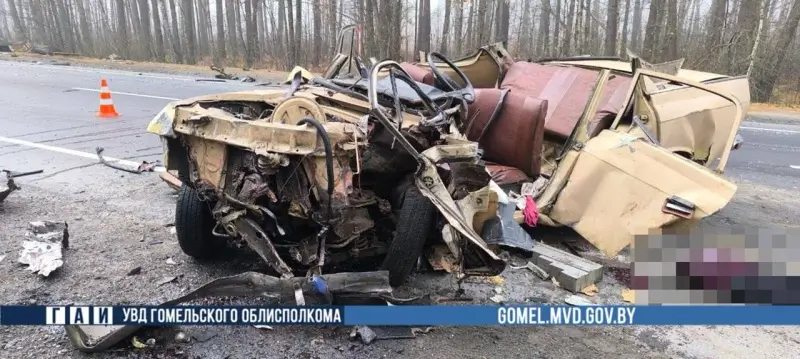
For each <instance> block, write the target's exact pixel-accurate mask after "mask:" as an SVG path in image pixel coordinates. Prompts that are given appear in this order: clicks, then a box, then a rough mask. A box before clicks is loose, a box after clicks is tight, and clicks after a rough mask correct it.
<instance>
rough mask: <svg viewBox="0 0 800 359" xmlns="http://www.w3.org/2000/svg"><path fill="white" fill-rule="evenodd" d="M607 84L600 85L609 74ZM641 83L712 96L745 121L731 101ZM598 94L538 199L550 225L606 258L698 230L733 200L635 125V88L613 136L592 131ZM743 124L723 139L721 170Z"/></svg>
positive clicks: (718, 181) (708, 175) (711, 176)
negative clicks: (671, 231) (685, 229)
mask: <svg viewBox="0 0 800 359" xmlns="http://www.w3.org/2000/svg"><path fill="white" fill-rule="evenodd" d="M602 76H604V77H601V81H600V84H601V85H602V84H603V83H604V82H605V81H606V80H607V79H608V71H605V74H603V75H602ZM642 76H648V77H653V78H658V79H662V80H668V81H671V82H677V83H682V84H684V85H686V86H690V87H692V88H696V89H699V90H702V91H704V92H708V93H712V94H715V95H716V96H718V97H720V98H722V99H725V100H727V101H729V102H730V103H732V105H733V107H734V108H735V109H736V111H735V114H734V116H736V118H737V119H740V118H741V110H742V106H741V103H740V102H739V100H738V99H737V98H736V97H735V96H733V95H731V94H729V93H726V92H723V91H720V90H716V89H714V88H712V87H710V86H707V85H704V84H701V83H695V82H688V81H682V80H681V79H679V78H677V77H675V76H671V75H666V74H662V73H657V72H654V71H651V70H644V69H640V70H637V71H636V72H635V73H634V78H633V79H634V83H641V82H639V81H638V80H640V79H641V77H642ZM601 90H602V86H599V87H598V90H596V91H595V94H593V97H592V100H591V101H590V103H589V105H588V108H587V111H586V112H585V113H586V114H587V115H584V118H582V119H581V123H579V125H578V126H576V129H575V131H573V134H572V135H571V136H570V140H569V141H568V143H567V144H566V145H565V150H564V152H563V153H562V156H561V161H560V162H559V163H558V167H557V168H556V171H555V172H554V174H553V176H551V178H550V180H549V183H548V185H547V187H546V189H545V191H544V193H543V194H542V195H541V196H540V197H539V198H538V199H537V202H538V203H539V206H540V208H541V210H542V213H543V214H544V215H545V217H546V220H551V221H553V222H555V223H557V224H561V225H565V226H569V227H571V228H573V229H574V230H575V231H577V232H578V233H579V234H580V235H582V236H583V237H584V238H586V239H587V240H588V241H589V242H591V243H593V244H594V245H595V246H596V247H597V248H599V249H600V250H602V251H603V252H604V253H605V254H606V255H609V256H615V255H616V254H617V253H618V252H619V251H620V250H622V249H623V248H625V247H626V246H628V245H630V244H632V242H633V238H634V237H635V236H637V235H646V234H649V233H652V232H654V231H661V230H663V229H665V228H677V227H682V226H693V225H695V224H696V223H697V222H698V221H699V220H700V219H702V218H705V217H707V216H710V215H712V214H714V213H716V212H717V211H719V210H720V209H722V208H723V207H724V206H725V205H726V204H727V203H728V202H729V201H730V200H731V198H732V197H733V195H734V193H735V192H736V185H734V184H733V183H731V182H730V181H728V180H726V179H724V178H723V177H721V176H720V174H719V173H718V172H717V171H712V170H710V169H708V168H705V167H703V166H701V165H699V164H697V163H695V162H693V161H691V160H689V159H686V158H684V157H682V156H679V155H677V154H675V153H673V152H671V151H670V150H668V149H666V148H664V147H662V146H660V145H658V143H657V142H658V141H657V140H656V139H652V138H651V137H652V136H653V135H652V133H650V131H649V129H647V125H645V124H642V123H641V121H639V122H637V121H634V120H632V117H633V116H631V114H632V113H633V111H632V109H633V106H635V105H636V104H635V103H634V101H633V98H634V96H633V95H634V92H635V90H636V89H635V87H632V88H630V89H629V90H628V93H627V100H626V103H625V106H624V107H623V108H624V109H626V110H624V111H620V113H618V114H617V117H616V119H615V120H614V122H613V124H612V125H611V127H610V128H607V129H604V130H602V131H599V132H594V131H592V133H590V132H589V131H587V130H586V128H587V124H588V123H589V121H590V120H591V116H589V115H588V114H593V113H594V111H595V108H596V106H597V102H598V101H597V99H598V98H599V97H600V96H599V94H598V92H600V91H601ZM626 117H627V118H626ZM738 121H739V120H736V121H735V123H734V124H733V125H732V126H731V127H730V128H729V130H728V132H727V133H725V134H723V135H725V136H724V137H727V138H726V144H727V145H726V146H725V147H724V148H725V150H724V151H723V154H722V156H721V157H722V158H721V164H720V168H724V165H725V162H727V157H728V154H729V153H730V147H731V144H732V142H733V139H734V136H735V134H736V130H737V129H738V127H739V123H738ZM637 123H638V124H637ZM594 133H597V134H596V135H594V136H593V137H590V135H593V134H594Z"/></svg>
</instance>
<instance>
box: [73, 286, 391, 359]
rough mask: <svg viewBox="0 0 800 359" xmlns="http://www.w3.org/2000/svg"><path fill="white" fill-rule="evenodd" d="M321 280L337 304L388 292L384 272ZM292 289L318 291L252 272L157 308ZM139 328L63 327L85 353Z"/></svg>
mask: <svg viewBox="0 0 800 359" xmlns="http://www.w3.org/2000/svg"><path fill="white" fill-rule="evenodd" d="M321 278H322V279H323V280H324V281H325V282H326V284H327V287H328V291H329V292H330V293H331V294H332V295H333V298H334V300H335V301H336V302H337V303H339V304H341V303H343V302H346V301H348V300H349V299H351V298H365V297H376V298H377V297H382V296H385V295H388V294H391V292H392V287H391V286H390V285H389V272H388V271H375V272H352V273H336V274H326V275H322V276H321ZM295 287H299V288H300V289H301V290H302V293H303V295H304V296H306V297H305V300H306V301H309V303H310V302H311V301H312V300H313V299H314V298H315V297H317V294H318V291H317V290H316V289H315V287H314V284H313V283H312V282H310V281H309V280H308V279H307V278H306V277H294V278H287V279H281V278H277V277H273V276H268V275H265V274H261V273H256V272H245V273H242V274H239V275H235V276H231V277H224V278H219V279H216V280H213V281H211V282H209V283H207V284H205V285H203V286H201V287H200V288H197V289H195V290H193V291H191V292H189V293H187V294H185V295H183V296H181V297H179V298H176V299H173V300H170V301H166V302H164V303H162V304H161V306H174V305H178V304H181V303H185V302H189V301H193V300H197V299H201V298H208V297H231V296H248V297H269V298H275V299H278V300H279V301H282V302H286V301H291V300H293V298H294V292H295V290H294V288H295ZM140 328H141V326H138V325H127V326H122V325H67V326H65V329H66V331H67V335H68V336H69V340H70V341H71V342H72V345H74V346H75V348H77V349H78V350H80V351H82V352H85V353H97V352H101V351H104V350H106V349H108V348H111V347H112V346H113V345H115V344H117V343H119V342H121V341H122V340H124V339H125V338H127V337H129V336H131V335H133V333H135V332H136V331H137V330H139V329H140Z"/></svg>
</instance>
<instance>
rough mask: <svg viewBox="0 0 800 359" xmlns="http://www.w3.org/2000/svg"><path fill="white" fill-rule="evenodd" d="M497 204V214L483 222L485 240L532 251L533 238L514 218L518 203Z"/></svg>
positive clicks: (502, 245) (489, 242) (482, 233)
mask: <svg viewBox="0 0 800 359" xmlns="http://www.w3.org/2000/svg"><path fill="white" fill-rule="evenodd" d="M497 206H498V208H497V216H495V217H493V218H489V219H488V220H487V221H486V222H485V223H484V224H483V230H482V231H481V237H483V240H484V241H486V243H487V244H496V245H499V246H501V247H506V248H513V249H519V250H523V251H525V252H528V253H530V252H532V251H533V238H531V236H530V235H529V234H528V232H526V231H525V229H523V228H522V226H520V225H519V224H518V223H517V222H516V221H515V220H514V212H515V211H516V203H514V202H508V203H502V202H498V204H497Z"/></svg>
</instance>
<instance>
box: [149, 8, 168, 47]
mask: <svg viewBox="0 0 800 359" xmlns="http://www.w3.org/2000/svg"><path fill="white" fill-rule="evenodd" d="M152 1H153V3H152V5H151V6H150V8H151V9H152V10H153V30H154V31H153V34H154V38H155V43H154V44H153V46H154V48H153V54H154V55H155V58H156V60H157V61H161V62H164V61H165V60H166V59H165V56H164V30H163V28H162V27H161V14H160V13H159V8H158V0H152Z"/></svg>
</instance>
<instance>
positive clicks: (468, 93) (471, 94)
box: [426, 52, 475, 104]
mask: <svg viewBox="0 0 800 359" xmlns="http://www.w3.org/2000/svg"><path fill="white" fill-rule="evenodd" d="M434 57H435V58H437V59H439V60H441V62H444V63H445V64H446V65H447V66H448V67H450V68H451V69H453V71H454V72H455V73H456V74H457V75H458V77H460V78H461V80H462V81H464V86H463V87H462V86H459V85H458V83H457V82H455V81H454V80H453V79H452V78H451V77H450V76H448V75H447V74H445V73H444V72H442V71H441V70H439V68H438V66H436V62H434ZM426 58H427V60H428V66H429V67H430V68H431V71H432V72H433V76H434V77H435V78H436V80H437V81H438V82H439V83H440V84H442V85H444V86H446V87H448V89H449V91H453V92H459V93H461V97H462V98H463V99H464V101H466V102H467V103H468V104H471V103H473V102H475V88H474V87H473V86H472V82H470V81H469V78H467V75H465V74H464V72H463V71H461V69H459V68H458V67H457V66H456V65H455V64H453V63H452V62H451V61H450V60H448V59H447V58H446V57H444V55H442V54H440V53H438V52H429V53H428V55H427V56H426Z"/></svg>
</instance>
